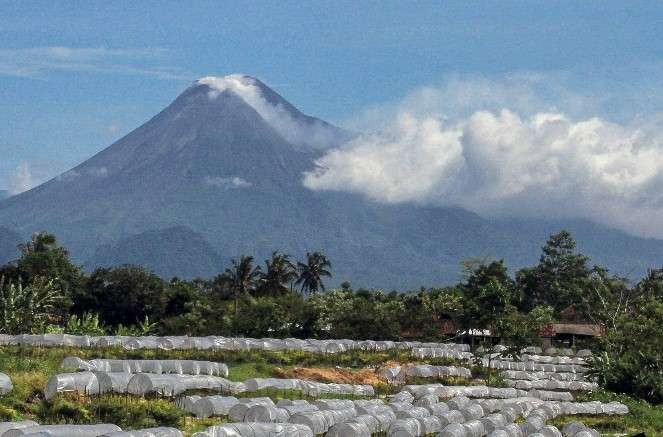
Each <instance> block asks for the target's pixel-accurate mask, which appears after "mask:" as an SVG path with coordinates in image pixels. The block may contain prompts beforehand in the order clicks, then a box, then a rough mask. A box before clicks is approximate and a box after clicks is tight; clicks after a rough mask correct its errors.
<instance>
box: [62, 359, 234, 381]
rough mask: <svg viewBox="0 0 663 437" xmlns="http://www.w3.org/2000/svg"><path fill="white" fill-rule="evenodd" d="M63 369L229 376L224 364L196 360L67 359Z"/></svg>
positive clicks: (63, 363) (64, 361)
mask: <svg viewBox="0 0 663 437" xmlns="http://www.w3.org/2000/svg"><path fill="white" fill-rule="evenodd" d="M62 367H64V368H74V369H77V370H98V371H102V372H126V373H174V374H180V375H210V376H223V377H227V376H228V366H227V365H225V364H223V363H215V362H210V361H195V360H111V359H93V360H89V361H86V360H82V359H80V358H77V357H67V358H65V359H64V360H63V361H62Z"/></svg>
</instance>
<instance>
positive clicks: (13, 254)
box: [0, 226, 22, 264]
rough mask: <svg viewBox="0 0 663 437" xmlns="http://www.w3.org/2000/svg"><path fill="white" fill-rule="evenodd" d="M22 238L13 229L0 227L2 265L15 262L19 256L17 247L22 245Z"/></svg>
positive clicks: (0, 259) (0, 257)
mask: <svg viewBox="0 0 663 437" xmlns="http://www.w3.org/2000/svg"><path fill="white" fill-rule="evenodd" d="M21 242H22V241H21V236H20V235H19V234H17V233H16V232H14V231H12V230H11V229H7V228H4V227H2V226H0V264H5V263H8V262H9V261H13V260H15V259H16V258H18V256H19V252H18V249H17V246H18V245H19V244H20V243H21Z"/></svg>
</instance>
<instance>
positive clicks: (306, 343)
mask: <svg viewBox="0 0 663 437" xmlns="http://www.w3.org/2000/svg"><path fill="white" fill-rule="evenodd" d="M0 344H7V345H9V344H20V345H26V346H75V347H103V348H108V347H123V348H126V349H129V350H136V349H164V350H172V349H184V350H186V349H199V350H247V351H248V350H264V351H280V350H296V351H304V352H312V353H324V354H334V353H342V352H346V351H352V350H364V351H387V350H392V349H398V350H413V349H429V350H435V351H438V352H435V353H436V354H437V355H436V356H448V357H452V358H462V357H465V358H468V357H471V354H470V353H469V350H470V347H469V345H467V344H453V343H422V342H394V341H372V340H362V341H355V340H345V339H330V340H316V339H307V340H301V339H295V338H286V339H275V338H232V337H218V336H209V337H184V336H166V337H154V336H146V337H128V336H99V337H88V336H76V335H68V334H44V335H27V334H21V335H16V336H9V335H4V336H1V337H0ZM444 354H448V355H444Z"/></svg>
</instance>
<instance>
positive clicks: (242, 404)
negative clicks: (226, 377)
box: [228, 397, 274, 422]
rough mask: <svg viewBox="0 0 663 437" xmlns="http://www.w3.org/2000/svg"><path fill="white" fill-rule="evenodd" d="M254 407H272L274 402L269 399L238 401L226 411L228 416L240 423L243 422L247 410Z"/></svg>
mask: <svg viewBox="0 0 663 437" xmlns="http://www.w3.org/2000/svg"><path fill="white" fill-rule="evenodd" d="M255 405H271V406H273V405H274V402H273V401H272V400H271V399H270V398H265V397H261V398H248V399H240V401H239V403H237V404H235V405H233V406H232V407H230V410H228V416H230V418H231V419H232V420H234V421H236V422H241V421H243V420H244V415H245V414H246V412H247V411H248V410H249V408H251V407H253V406H255Z"/></svg>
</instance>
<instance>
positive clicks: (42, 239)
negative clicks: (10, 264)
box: [16, 232, 84, 317]
mask: <svg viewBox="0 0 663 437" xmlns="http://www.w3.org/2000/svg"><path fill="white" fill-rule="evenodd" d="M18 248H19V251H20V253H21V257H20V258H19V259H18V260H17V261H16V267H17V270H18V274H19V277H20V278H21V280H22V281H23V283H30V282H32V281H33V278H36V277H43V278H47V279H52V280H53V281H55V282H56V283H57V286H58V288H59V289H60V291H61V292H62V297H63V299H62V301H61V303H60V305H59V307H58V308H57V311H58V313H59V314H60V315H61V316H63V317H64V316H66V315H67V314H68V310H69V308H70V306H71V303H72V301H74V300H76V299H77V297H78V295H79V294H80V293H81V290H82V284H83V282H84V275H83V271H82V270H81V269H80V267H78V266H76V265H74V264H73V263H72V262H71V259H70V258H69V252H68V251H67V249H65V248H64V247H62V246H60V245H59V244H58V241H57V238H56V237H55V235H53V234H49V233H47V232H38V233H35V234H33V235H32V238H31V239H30V241H28V242H26V243H23V244H20V245H19V246H18Z"/></svg>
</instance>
